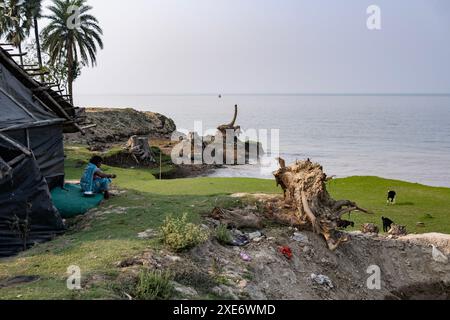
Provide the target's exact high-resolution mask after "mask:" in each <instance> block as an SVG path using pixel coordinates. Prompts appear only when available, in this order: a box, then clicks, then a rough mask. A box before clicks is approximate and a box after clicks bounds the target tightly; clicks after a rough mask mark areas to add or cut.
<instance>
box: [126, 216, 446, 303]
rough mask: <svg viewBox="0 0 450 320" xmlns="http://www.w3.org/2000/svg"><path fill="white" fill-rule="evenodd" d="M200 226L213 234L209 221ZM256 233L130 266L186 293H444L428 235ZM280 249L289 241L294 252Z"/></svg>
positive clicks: (151, 255)
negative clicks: (332, 240) (335, 241)
mask: <svg viewBox="0 0 450 320" xmlns="http://www.w3.org/2000/svg"><path fill="white" fill-rule="evenodd" d="M206 225H208V226H209V228H211V232H213V229H212V228H214V227H213V224H212V223H211V221H208V220H207V222H206ZM206 225H205V227H206ZM252 231H254V230H246V231H242V232H243V233H246V234H248V233H251V232H252ZM260 232H261V233H262V234H263V236H262V237H258V238H256V240H254V241H252V242H251V243H250V244H248V245H246V246H243V247H233V246H226V245H222V244H220V243H219V242H218V241H217V240H216V239H215V238H214V237H212V238H211V239H210V240H209V241H207V242H206V243H204V244H202V245H200V246H198V247H196V248H194V249H192V250H191V251H189V252H187V253H183V254H180V255H175V254H174V253H169V252H166V251H160V252H154V251H148V252H146V253H145V254H144V255H143V256H141V257H136V259H135V260H132V262H131V263H130V264H131V265H133V264H134V263H136V261H138V264H139V265H146V266H148V267H150V268H156V269H164V270H171V271H172V272H173V273H174V274H175V281H176V287H177V289H178V291H179V292H180V293H181V295H182V296H183V297H185V298H190V299H193V298H198V297H205V296H209V295H214V296H217V297H220V298H230V299H263V300H265V299H275V300H280V299H293V300H310V299H332V300H374V299H375V300H383V299H450V265H449V264H448V263H447V264H444V263H440V262H436V261H435V260H434V259H433V257H432V247H431V244H436V245H439V242H438V241H434V240H433V239H434V237H429V238H428V240H427V241H426V242H424V240H421V241H422V242H421V243H417V241H415V237H416V236H411V235H410V236H408V237H406V238H399V239H389V238H387V237H385V236H378V235H367V234H362V233H359V232H353V233H349V234H348V236H349V241H348V242H346V243H343V244H342V245H341V246H340V247H339V248H337V249H336V250H335V251H331V250H329V249H328V246H327V244H326V242H325V241H324V239H323V237H321V236H319V235H317V234H315V233H312V232H309V231H297V230H296V229H294V228H290V227H286V226H279V225H278V226H277V225H272V226H269V227H266V228H264V229H261V230H260ZM417 237H420V238H421V239H423V238H424V236H423V235H421V236H417ZM440 237H447V238H450V236H447V235H440ZM280 247H289V248H290V249H291V251H292V258H291V259H288V258H287V257H286V256H285V255H283V254H282V253H281V252H280ZM439 249H440V250H441V251H443V252H445V250H448V248H446V247H442V246H441V247H439ZM241 253H244V254H245V255H247V256H248V257H249V258H250V259H251V261H245V260H244V259H243V258H242V256H241ZM373 265H376V266H379V267H380V270H381V289H380V290H377V289H375V290H370V289H369V288H368V286H367V280H368V278H369V277H370V276H371V274H369V273H367V271H368V268H369V267H370V266H373ZM129 268H130V266H129V265H126V267H125V268H124V269H122V271H124V272H125V273H126V272H127V271H129ZM131 268H133V267H132V266H131Z"/></svg>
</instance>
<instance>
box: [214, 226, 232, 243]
mask: <svg viewBox="0 0 450 320" xmlns="http://www.w3.org/2000/svg"><path fill="white" fill-rule="evenodd" d="M215 236H216V239H217V241H219V243H221V244H225V245H226V244H230V243H231V241H232V240H233V239H232V236H231V232H230V231H229V230H228V228H227V226H226V225H225V224H220V225H219V226H218V227H217V229H216V235H215Z"/></svg>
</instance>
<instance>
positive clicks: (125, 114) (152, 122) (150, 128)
mask: <svg viewBox="0 0 450 320" xmlns="http://www.w3.org/2000/svg"><path fill="white" fill-rule="evenodd" d="M82 116H83V117H85V121H84V122H85V123H86V124H95V125H96V126H95V127H93V128H90V129H87V130H86V134H85V135H84V136H82V135H81V134H79V133H76V134H67V135H66V136H65V139H66V141H67V142H70V143H82V144H89V145H106V144H114V143H123V142H126V141H127V140H128V139H129V138H130V137H131V136H135V135H137V136H149V137H150V138H170V136H171V134H172V133H173V132H174V131H175V130H176V126H175V123H174V121H173V120H172V119H170V118H167V117H166V116H164V115H162V114H159V113H154V112H140V111H136V110H134V109H109V108H86V109H84V114H83V115H82Z"/></svg>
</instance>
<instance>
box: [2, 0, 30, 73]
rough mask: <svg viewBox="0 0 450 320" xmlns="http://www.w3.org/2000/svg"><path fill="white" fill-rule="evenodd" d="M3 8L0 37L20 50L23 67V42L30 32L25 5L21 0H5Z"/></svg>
mask: <svg viewBox="0 0 450 320" xmlns="http://www.w3.org/2000/svg"><path fill="white" fill-rule="evenodd" d="M2 6H3V9H2V10H3V12H2V17H1V22H0V26H1V30H0V35H2V36H4V37H5V39H6V41H8V42H9V43H11V44H13V45H14V46H15V47H16V48H18V49H19V53H20V64H21V65H23V57H22V42H23V41H24V40H25V39H26V37H27V35H28V33H29V30H30V29H29V28H28V27H27V21H26V18H25V15H24V14H25V11H24V6H23V3H22V1H21V0H4V1H2Z"/></svg>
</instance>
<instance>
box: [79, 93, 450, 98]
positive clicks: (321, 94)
mask: <svg viewBox="0 0 450 320" xmlns="http://www.w3.org/2000/svg"><path fill="white" fill-rule="evenodd" d="M219 95H220V96H222V97H224V96H450V93H439V92H438V93H425V92H424V93H407V92H406V93H402V92H392V93H386V92H384V93H369V92H368V93H351V92H350V93H331V92H328V93H326V92H325V93H122V94H118V93H80V94H75V97H76V96H124V97H131V96H134V97H139V96H140V97H145V96H219Z"/></svg>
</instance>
